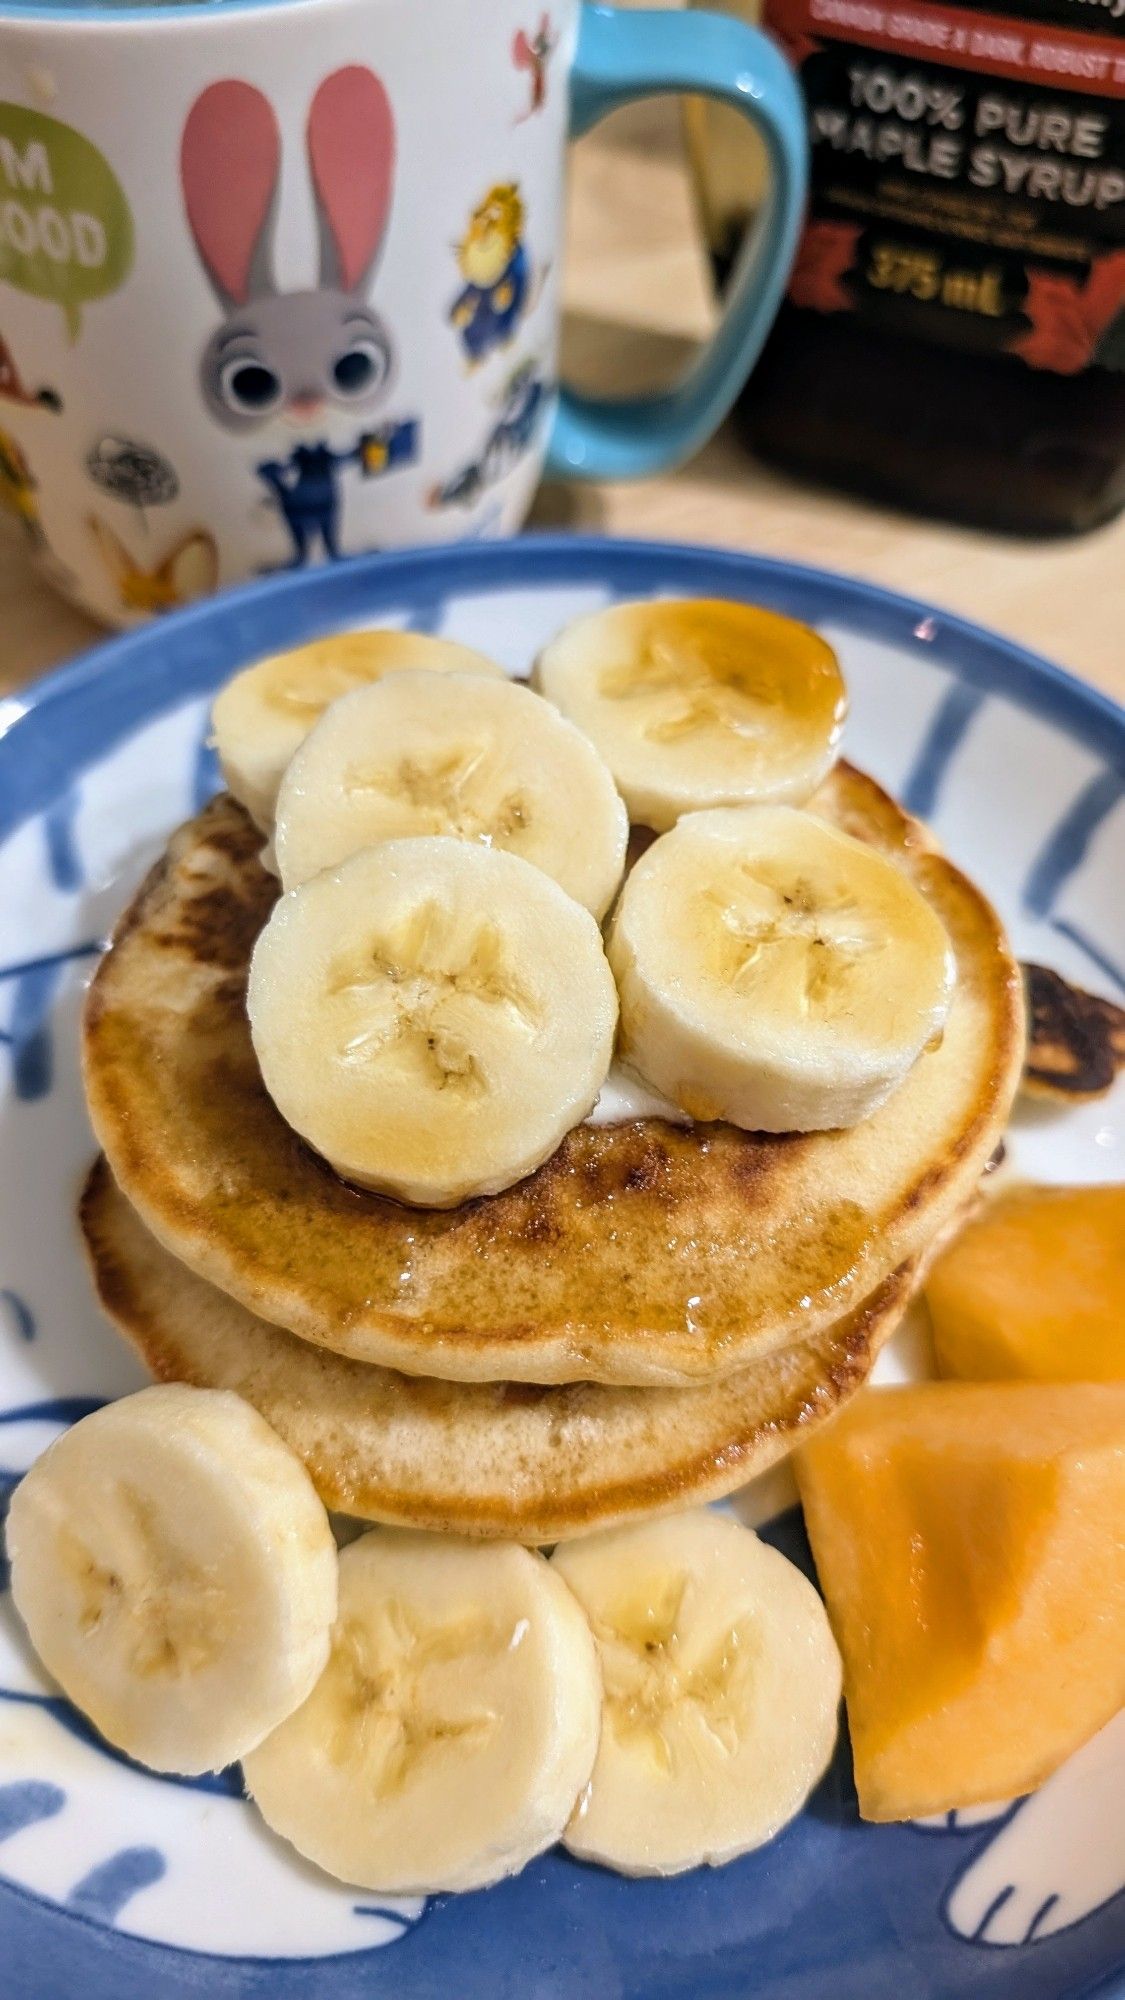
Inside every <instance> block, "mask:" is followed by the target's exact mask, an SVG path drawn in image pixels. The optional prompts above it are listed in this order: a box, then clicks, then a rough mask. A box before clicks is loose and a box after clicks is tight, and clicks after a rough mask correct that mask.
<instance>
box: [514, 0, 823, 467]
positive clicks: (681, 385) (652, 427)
mask: <svg viewBox="0 0 1125 2000" xmlns="http://www.w3.org/2000/svg"><path fill="white" fill-rule="evenodd" d="M570 83H571V110H570V130H571V137H572V138H579V137H580V136H581V134H582V133H583V132H588V131H589V129H590V127H591V125H596V124H597V122H598V120H599V118H604V117H606V116H607V114H608V113H609V112H610V111H616V110H618V109H619V107H620V106H621V105H623V104H628V103H629V102H630V100H631V99H632V98H635V97H654V96H658V95H660V94H662V93H665V92H669V91H672V92H690V93H692V94H698V95H700V96H704V97H714V98H718V99H719V100H720V102H722V103H724V104H733V105H734V106H735V107H736V108H737V109H738V110H739V111H741V112H742V113H743V115H744V116H745V117H746V118H748V119H749V121H750V123H751V124H752V125H753V126H755V127H756V129H757V131H758V132H759V134H760V135H761V137H762V139H763V140H764V141H765V144H766V149H767V152H768V154H769V165H770V185H769V193H768V195H767V198H766V202H765V206H764V208H763V210H762V211H761V213H760V215H759V218H758V221H757V224H756V227H755V229H754V231H753V233H752V235H751V238H750V240H749V242H748V243H747V245H746V247H745V249H744V250H743V253H742V256H741V258H740V260H739V265H738V268H737V270H736V273H735V277H734V281H733V283H732V285H731V288H730V291H729V293H728V298H727V305H726V309H725V311H724V313H723V317H722V319H721V321H720V323H719V326H718V327H717V329H716V331H715V334H714V336H713V338H712V339H711V340H710V341H709V342H708V345H707V346H706V347H705V348H704V350H703V352H702V354H701V355H700V356H699V358H698V360H697V361H696V362H695V363H694V365H693V366H692V367H691V368H690V369H689V370H688V373H687V374H686V376H685V377H684V379H683V381H681V382H678V383H677V384H676V386H675V387H674V388H672V389H667V390H665V391H663V392H662V393H661V394H659V395H655V396H633V397H629V398H628V399H626V400H610V399H604V398H601V397H594V396H580V395H579V394H577V392H576V391H575V390H573V389H567V388H566V387H565V386H564V387H563V388H561V389H560V391H559V398H558V403H557V406H556V410H555V418H554V425H553V428H552V431H551V436H550V442H549V444H548V447H547V466H546V469H547V471H548V473H551V474H554V475H555V476H556V477H562V478H570V479H575V478H577V479H639V478H643V477H645V476H646V475H648V474H649V473H653V472H659V471H661V470H663V469H664V468H665V467H667V466H672V465H677V464H679V462H680V461H681V460H682V459H685V458H688V457H689V456H690V455H691V453H692V452H694V451H697V450H698V449H699V447H700V445H702V444H705V443H706V441H707V439H708V438H709V437H710V436H711V434H712V432H713V431H715V430H716V429H717V427H718V425H719V424H720V423H721V422H722V420H723V418H724V417H725V416H726V413H727V411H728V410H729V409H730V406H731V404H732V403H733V401H734V399H735V397H736V396H737V394H738V392H739V390H740V389H741V387H742V384H743V383H744V381H745V380H746V377H747V375H748V374H749V373H750V370H751V368H752V367H753V365H754V363H755V361H756V360H757V358H758V355H759V353H760V351H761V348H762V345H763V343H764V341H765V338H766V335H767V333H768V332H769V329H770V327H771V325H772V323H773V319H774V315H775V313H776V312H777V309H778V306H779V305H780V304H781V296H782V293H783V291H784V289H785V282H786V279H787V278H788V276H789V269H790V266H791V264H792V262H793V257H794V255H795V252H796V248H797V239H798V236H799V234H800V229H801V222H802V218H803V215H804V207H805V196H806V192H807V186H808V141H807V138H806V132H805V110H804V104H803V102H802V98H801V92H800V89H799V86H798V84H797V82H796V79H795V78H794V76H793V73H792V71H791V70H790V68H789V66H788V64H787V63H786V61H785V59H784V57H783V56H782V55H781V53H780V51H779V50H778V49H777V48H775V46H774V44H773V43H772V42H771V41H770V40H769V39H768V38H767V37H766V36H765V35H763V34H760V33H759V32H758V30H757V29H755V28H749V27H747V26H746V25H745V23H744V22H742V21H737V20H734V19H733V18H732V17H731V16H730V15H726V14H707V13H696V12H694V11H690V12H682V11H675V12H668V13H665V12H663V11H660V12H658V11H655V10H651V11H650V10H645V11H641V12H634V11H632V10H629V11H625V10H624V9H618V8H615V7H599V6H592V5H589V4H587V5H584V6H583V8H582V15H581V28H580V30H579V36H578V48H577V52H576V55H575V59H574V67H573V69H572V71H571V80H570Z"/></svg>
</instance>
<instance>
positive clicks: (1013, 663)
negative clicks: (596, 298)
mask: <svg viewBox="0 0 1125 2000" xmlns="http://www.w3.org/2000/svg"><path fill="white" fill-rule="evenodd" d="M666 570H668V571H671V572H672V574H671V575H670V576H668V575H665V574H664V571H666ZM623 572H624V573H625V576H626V578H628V577H629V576H630V575H633V574H635V575H637V580H638V586H639V588H638V594H643V591H644V584H645V582H646V581H647V582H648V583H649V585H650V587H651V585H652V584H660V583H672V584H675V583H676V582H677V581H678V576H679V577H680V578H682V577H683V576H684V575H685V574H687V575H690V574H691V573H692V572H698V573H699V574H700V575H701V576H703V575H706V576H707V577H708V578H709V579H710V592H709V594H712V595H713V594H714V591H715V584H716V582H717V581H718V579H719V577H720V576H721V575H724V574H725V575H726V576H727V577H729V579H730V581H731V584H732V586H735V587H734V588H732V594H733V595H737V596H741V597H744V598H746V597H749V596H750V595H751V593H752V591H753V590H754V589H755V588H760V589H764V590H767V591H769V590H772V591H774V592H777V593H784V592H786V591H790V592H797V593H799V594H800V595H801V596H803V597H807V598H809V599H811V600H812V602H811V603H810V605H809V607H808V614H807V615H815V616H817V617H818V618H820V617H823V618H825V619H832V620H834V621H836V622H838V623H840V624H843V625H845V626H850V627H851V628H852V629H853V630H855V631H856V632H857V633H859V634H860V635H862V636H867V637H870V638H874V639H882V640H883V641H884V642H886V643H890V644H894V645H897V646H900V647H905V648H907V649H908V650H911V651H914V650H915V649H917V651H918V656H919V657H920V658H923V659H925V660H927V661H928V662H929V663H931V664H933V665H935V666H938V667H941V668H943V669H945V670H946V671H948V672H950V673H951V674H953V675H956V676H957V677H958V678H960V679H962V680H964V681H966V682H968V683H969V684H971V685H972V686H974V687H976V688H979V689H980V690H982V691H983V692H992V693H996V694H999V695H1001V696H1007V697H1008V698H1009V699H1011V700H1013V701H1014V702H1015V703H1017V704H1018V705H1019V706H1020V707H1022V708H1024V709H1025V710H1028V711H1030V712H1032V713H1034V714H1037V715H1039V716H1041V717H1042V718H1043V719H1044V720H1045V721H1046V722H1047V723H1048V724H1050V725H1052V726H1054V727H1056V728H1060V729H1062V730H1063V731H1064V732H1065V733H1066V734H1067V735H1069V736H1070V737H1071V738H1072V739H1076V740H1078V741H1079V742H1081V743H1082V744H1083V745H1084V746H1085V747H1087V748H1089V749H1092V750H1093V751H1094V752H1095V753H1096V754H1097V755H1099V756H1100V757H1101V758H1102V759H1103V760H1104V761H1105V762H1106V763H1107V764H1109V765H1110V766H1111V767H1112V768H1113V769H1114V770H1115V771H1117V772H1118V773H1119V775H1120V776H1121V778H1122V780H1123V782H1125V705H1123V704H1119V703H1117V702H1116V701H1114V700H1113V698H1112V697H1111V696H1109V695H1108V694H1106V693H1104V692H1103V691H1102V690H1101V689H1099V688H1097V687H1095V686H1093V685H1091V684H1090V683H1088V682H1085V681H1083V680H1082V679H1081V678H1079V677H1078V676H1077V675H1076V674H1074V673H1072V672H1070V671H1068V670H1067V669H1065V668H1063V667H1060V666H1059V665H1057V664H1056V663H1055V662H1054V661H1053V660H1051V659H1050V658H1048V657H1047V656H1046V655H1043V654H1040V653H1038V652H1036V651H1035V650H1034V649H1032V648H1030V647H1028V646H1025V645H1023V644H1022V643H1021V642H1019V641H1016V640H1012V639H1009V638H1007V637H1005V636H1004V635H1003V634H1002V633H1000V632H998V631H996V630H995V629H993V628H990V627H989V626H986V625H984V624H982V623H979V622H977V621H975V620H973V619H970V618H968V617H965V616H963V615H962V614H959V613H956V612H952V611H949V610H947V609H946V608H944V607H943V606H942V605H940V604H938V603H936V602H933V601H930V600H926V599H921V598H915V597H912V596H910V595H908V594H906V593H905V592H900V591H896V590H893V589H891V588H889V587H888V586H885V585H882V584H878V583H874V582H870V581H867V580H865V579H862V578H857V577H852V576H849V575H847V574H846V573H844V572H839V571H834V570H831V569H827V568H824V567H822V566H819V565H813V564H805V563H799V562H795V561H791V560H789V559H788V558H785V557H781V556H773V555H763V554H758V553H755V552H752V551H745V550H741V549H735V548H731V547H723V546H720V545H717V544H709V543H706V542H699V543H694V542H681V541H674V540H646V539H641V538H628V539H624V538H623V539H617V538H615V537H612V536H602V535H569V534H566V533H558V532H541V531H534V532H531V533H528V534H525V535H521V536H519V537H516V538H514V539H512V540H509V541H503V542H488V543H461V544H450V545H444V544H436V545H433V546H430V547H417V548H410V549H405V550H390V551H383V552H380V553H376V554H371V555H365V556H357V557H353V558H350V559H348V560H346V561H344V562H342V563H338V564H335V565H332V566H328V567H325V568H323V569H319V570H316V571H307V570H294V571H292V572H281V573H278V574H274V575H271V576H267V577H262V578H259V579H256V580H254V581H252V582H250V583H247V584H244V585H241V586H238V587H236V588H234V589H229V590H226V591H223V592H221V593H219V594H218V595H217V596H216V597H212V598H207V599H204V600H201V601H200V602H199V603H198V604H195V605H191V606H188V607H186V608H184V609H182V610H180V611H178V612H175V613H173V614H171V616H170V617H168V618H165V619H162V620H159V621H154V622H153V623H150V624H147V625H144V626H140V627H137V628H135V629H133V630H130V631H125V632H120V633H116V634H111V635H110V636H108V637H107V638H105V639H103V640H101V641H99V642H97V643H95V644H94V645H92V646H90V647H88V648H85V649H84V650H83V651H82V652H81V653H80V654H79V655H78V656H77V657H76V658H75V659H73V660H70V661H68V662H66V663H65V664H64V665H62V666H60V667H56V668H54V669H52V670H50V671H48V672H47V673H45V674H43V675H41V676H40V677H39V678H38V679H36V680H35V681H33V682H31V683H30V684H28V685H26V686H24V687H21V688H16V689H13V690H12V691H10V693H8V694H7V695H6V696H0V768H4V769H5V777H6V780H7V779H8V778H9V775H11V776H14V777H15V778H16V780H17V782H16V783H15V784H14V785H12V786H10V787H9V785H8V784H7V782H6V785H5V790H6V791H7V792H8V794H9V795H8V796H7V797H4V796H0V840H3V839H4V838H6V837H7V836H8V835H9V834H10V833H11V832H13V831H14V830H15V829H16V828H17V827H18V826H19V825H21V824H22V823H23V821H24V820H26V819H27V818H29V817H31V816H33V815H34V814H35V813H37V812H39V811H41V810H42V809H43V806H44V804H45V803H47V801H48V800H49V799H50V797H51V796H52V795H53V791H54V789H56V788H61V787H63V786H65V785H67V784H68V783H70V782H72V780H73V778H74V777H75V775H76V774H77V772H78V771H80V770H81V769H83V768H85V767H86V765H87V764H89V763H91V762H94V761H96V759H97V758H98V757H99V756H100V755H102V754H104V750H105V748H106V747H108V745H107V744H106V743H102V742H91V741H89V740H81V741H79V740H76V730H75V727H74V725H73V722H72V723H71V724H70V726H68V725H67V721H66V716H65V711H66V710H67V708H68V707H69V706H70V704H71V703H72V702H73V701H74V700H75V698H76V697H82V696H84V695H89V694H90V693H91V692H93V693H95V694H104V693H105V692H106V689H105V683H106V681H107V680H109V681H110V682H111V683H112V684H113V685H111V686H110V688H109V690H108V694H109V696H110V698H111V699H112V696H113V694H114V693H115V692H117V691H118V690H121V691H123V690H124V688H125V687H126V686H127V685H128V684H129V677H130V675H131V673H132V671H133V668H134V667H135V666H136V667H137V668H138V670H139V671H138V674H137V683H136V684H137V688H138V706H139V711H140V715H141V716H142V717H143V719H144V720H152V719H154V718H155V717H156V716H157V715H160V714H163V713H166V712H168V711H169V710H171V709H174V708H176V707H178V706H180V705H181V704H182V702H184V701H185V700H189V699H192V698H194V697H195V696H197V695H202V694H204V693H205V692H206V691H207V689H208V688H209V687H210V686H212V685H213V684H214V681H213V674H212V678H211V679H205V678H201V680H200V684H199V686H198V687H190V686H189V687H187V688H186V689H184V688H182V687H180V686H177V685H176V684H175V682H174V681H173V680H172V679H171V677H170V674H169V673H168V672H164V673H162V674H161V676H160V677H159V679H158V680H153V678H152V677H151V676H150V675H148V674H146V672H145V667H146V665H147V664H148V656H149V655H150V654H151V652H152V651H153V649H156V650H157V651H158V652H160V653H164V654H165V655H166V656H170V657H171V660H172V664H173V665H174V664H175V662H176V661H177V660H182V661H190V660H191V658H192V657H193V655H194V656H195V657H196V658H197V659H198V660H200V661H201V662H202V664H203V666H204V668H207V667H208V666H210V667H211V668H212V669H213V665H214V655H213V651H212V640H213V636H214V635H217V634H222V635H223V636H224V639H226V640H228V641H229V640H231V639H234V640H236V641H245V642H246V644H245V650H244V651H243V652H242V653H241V655H240V658H241V659H242V660H243V661H244V662H245V663H249V662H250V661H251V660H252V659H254V658H258V657H261V656H262V653H263V651H268V650H274V646H273V644H272V643H271V645H270V646H269V647H267V648H263V647H261V646H260V645H255V644H254V642H253V641H252V639H251V638H250V634H251V633H252V632H253V630H254V629H255V627H257V626H258V625H259V624H260V622H261V617H260V614H261V613H262V612H263V611H264V610H265V608H266V607H270V609H271V611H272V613H273V616H272V617H271V618H269V619H268V620H267V621H266V622H267V624H270V625H273V624H275V623H278V622H279V614H280V613H283V612H284V611H285V609H286V608H287V607H290V606H293V605H296V604H298V603H299V604H301V605H303V606H305V607H306V609H307V610H309V611H311V612H312V614H313V615H311V616H309V617H306V618H304V619H302V620H301V621H300V623H301V624H302V626H303V629H302V630H301V631H300V632H299V633H296V634H294V642H299V640H300V638H303V637H305V636H309V635H311V633H312V631H313V630H314V629H315V627H316V623H317V620H316V616H315V612H316V608H317V607H318V606H319V605H321V604H322V603H323V604H325V605H327V606H336V607H337V609H338V610H339V609H340V608H343V607H346V606H347V605H348V603H349V600H354V609H355V610H357V611H362V610H363V608H364V602H365V600H366V599H369V598H370V596H371V595H372V594H374V595H376V596H377V597H380V598H382V599H383V601H384V602H385V603H386V604H387V605H388V608H389V606H390V603H391V601H392V599H393V597H394V595H396V594H398V592H399V590H401V597H402V600H403V603H404V605H405V604H406V603H407V602H408V600H409V598H410V596H411V594H412V593H414V592H416V591H417V588H418V584H419V581H422V582H428V581H429V580H430V579H431V578H437V579H439V580H440V583H441V586H442V589H441V591H440V592H439V593H436V594H439V595H448V596H450V597H455V596H457V595H459V594H460V595H464V594H465V593H466V592H467V591H470V590H472V589H474V588H475V589H476V590H478V591H480V592H486V591H487V590H489V589H492V588H496V589H500V588H503V587H505V585H509V586H515V587H519V586H520V585H526V584H528V583H543V584H551V583H555V584H558V583H564V582H570V583H576V582H581V581H585V580H591V581H599V582H604V583H605V584H606V585H607V586H608V587H609V588H611V589H613V588H615V587H616V579H619V578H620V576H621V574H622V573H623ZM646 572H647V573H648V575H647V576H646V575H645V573H646ZM677 573H678V576H677ZM739 585H740V586H741V587H737V586H739ZM329 615H331V614H329ZM920 626H928V627H929V628H930V629H929V630H927V631H926V632H920V631H918V630H917V629H916V628H918V627H920ZM60 710H62V711H63V713H62V714H60V713H59V711H60ZM56 719H57V720H58V721H59V723H60V724H61V727H60V728H59V730H58V733H57V737H56V739H55V745H54V753H53V754H51V755H49V756H47V757H46V758H43V757H42V756H41V755H40V754H39V753H40V751H41V750H42V749H43V748H45V747H49V732H50V729H51V727H52V725H53V723H54V722H55V720H56ZM131 727H132V720H131V719H128V718H127V719H126V721H125V724H124V726H123V727H121V728H119V729H115V731H114V732H113V735H112V736H111V738H110V739H109V740H110V742H112V741H116V740H120V738H121V737H122V736H124V735H127V734H129V733H130V729H131ZM29 732H30V733H31V735H32V737H33V743H31V744H29V743H28V740H27V739H28V735H29ZM40 738H42V741H40V740H39V739H40ZM24 747H26V748H28V749H29V750H32V752H33V754H31V755H30V756H28V757H26V758H25V757H23V756H22V755H21V754H20V751H21V750H22V748H24ZM13 763H14V764H15V766H16V770H15V773H11V766H12V764H13ZM21 767H22V773H21ZM21 774H22V775H23V776H24V778H25V782H19V779H20V777H21ZM13 808H14V809H13ZM188 1955H189V1956H190V1955H191V1954H190V1953H189V1954H188ZM309 1963H310V1965H315V1964H316V1963H317V1961H310V1962H309ZM1085 1990H1086V1992H1087V1994H1088V1996H1089V2000H1125V1976H1123V1974H1122V1971H1121V1969H1120V1968H1110V1969H1109V1970H1108V1971H1107V1972H1106V1973H1104V1974H1096V1975H1095V1977H1094V1981H1093V1983H1092V1984H1091V1985H1090V1986H1089V1987H1088V1988H1086V1989H1085Z"/></svg>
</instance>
